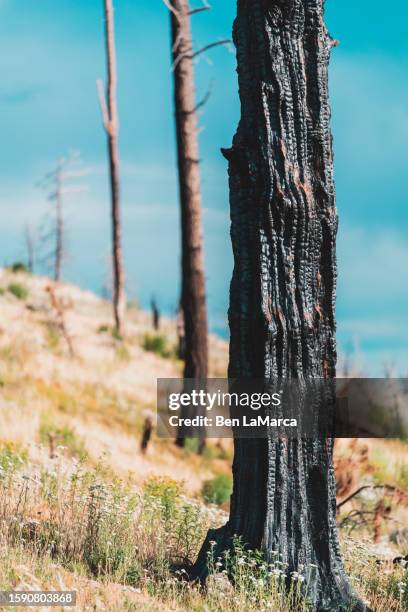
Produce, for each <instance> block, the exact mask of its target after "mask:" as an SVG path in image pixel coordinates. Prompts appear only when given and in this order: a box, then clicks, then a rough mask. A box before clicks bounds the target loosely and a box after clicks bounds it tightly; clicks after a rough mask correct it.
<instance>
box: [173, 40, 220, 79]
mask: <svg viewBox="0 0 408 612" xmlns="http://www.w3.org/2000/svg"><path fill="white" fill-rule="evenodd" d="M231 43H232V40H231V39H230V38H226V39H224V40H217V41H216V42H212V43H209V44H208V45H205V47H202V48H201V49H198V51H193V52H192V53H180V55H178V56H177V58H176V59H175V61H174V62H173V65H172V67H171V69H172V70H173V71H174V70H175V69H176V68H177V66H178V65H179V63H180V62H181V61H182V60H183V59H189V60H193V59H195V58H196V57H198V56H199V55H201V54H202V53H205V52H206V51H208V50H209V49H213V48H214V47H219V46H220V45H226V46H228V45H230V44H231Z"/></svg>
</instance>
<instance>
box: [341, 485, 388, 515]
mask: <svg viewBox="0 0 408 612" xmlns="http://www.w3.org/2000/svg"><path fill="white" fill-rule="evenodd" d="M366 489H371V490H372V491H374V490H378V489H386V490H387V491H390V492H392V493H394V492H395V491H397V488H396V487H393V486H391V485H388V484H384V485H364V486H362V487H359V488H358V489H357V490H356V491H354V492H353V493H350V495H349V496H348V497H346V499H343V501H341V502H340V503H339V504H337V510H340V508H341V507H342V506H344V505H345V504H347V502H349V501H350V500H352V499H353V497H356V495H359V493H361V492H362V491H365V490H366Z"/></svg>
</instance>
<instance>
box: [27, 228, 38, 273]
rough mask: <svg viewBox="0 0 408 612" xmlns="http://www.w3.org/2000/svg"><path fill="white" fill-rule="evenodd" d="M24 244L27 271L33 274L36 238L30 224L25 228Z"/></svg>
mask: <svg viewBox="0 0 408 612" xmlns="http://www.w3.org/2000/svg"><path fill="white" fill-rule="evenodd" d="M24 242H25V248H26V252H27V270H28V271H29V272H31V273H33V272H34V266H35V247H36V236H35V233H34V230H33V228H32V226H31V225H30V224H29V223H26V225H25V227H24Z"/></svg>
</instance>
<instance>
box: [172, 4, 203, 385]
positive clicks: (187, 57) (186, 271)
mask: <svg viewBox="0 0 408 612" xmlns="http://www.w3.org/2000/svg"><path fill="white" fill-rule="evenodd" d="M171 7H172V10H171V12H170V16H171V31H172V53H173V75H174V108H175V120H176V137H177V161H178V171H179V191H180V206H181V238H182V245H181V259H182V262H181V264H182V265H181V268H182V281H181V307H182V311H183V317H184V328H185V354H184V359H185V367H184V377H185V378H191V379H205V378H206V377H207V367H208V365H207V364H208V347H207V307H206V295H205V275H204V253H203V228H202V218H201V187H200V170H199V152H198V136H197V116H196V102H195V90H194V66H193V59H192V38H191V28H190V14H189V12H190V9H189V3H188V0H172V2H171Z"/></svg>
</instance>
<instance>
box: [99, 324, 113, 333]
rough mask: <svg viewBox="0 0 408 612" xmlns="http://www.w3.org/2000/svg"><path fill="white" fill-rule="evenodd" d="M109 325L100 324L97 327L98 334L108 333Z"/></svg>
mask: <svg viewBox="0 0 408 612" xmlns="http://www.w3.org/2000/svg"><path fill="white" fill-rule="evenodd" d="M109 329H110V328H109V325H106V324H103V325H100V326H99V327H98V329H97V332H98V334H107V333H108V332H109Z"/></svg>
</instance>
